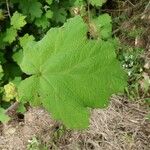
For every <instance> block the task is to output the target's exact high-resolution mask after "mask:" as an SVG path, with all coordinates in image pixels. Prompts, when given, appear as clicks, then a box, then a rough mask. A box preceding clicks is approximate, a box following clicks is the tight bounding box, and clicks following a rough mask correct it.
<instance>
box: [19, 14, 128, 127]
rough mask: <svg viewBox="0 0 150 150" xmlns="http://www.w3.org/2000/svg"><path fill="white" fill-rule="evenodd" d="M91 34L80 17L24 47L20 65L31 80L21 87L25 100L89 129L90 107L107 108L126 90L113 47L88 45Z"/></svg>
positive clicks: (94, 42) (99, 42) (69, 124)
mask: <svg viewBox="0 0 150 150" xmlns="http://www.w3.org/2000/svg"><path fill="white" fill-rule="evenodd" d="M87 32H88V27H87V25H86V24H85V23H84V22H83V20H82V19H81V17H79V16H77V17H75V18H73V19H70V20H68V21H67V23H65V24H64V26H63V27H61V28H53V29H50V30H49V31H48V33H47V34H46V35H45V37H44V38H43V39H42V40H41V41H39V42H31V45H30V46H29V44H28V45H27V46H24V47H23V55H24V57H23V60H22V63H21V65H20V66H21V69H22V71H23V72H25V73H26V74H28V75H30V77H28V78H26V79H25V80H23V81H22V82H21V84H20V86H19V97H20V100H21V101H22V102H26V101H29V102H30V103H31V104H32V105H37V104H39V103H41V104H42V105H43V106H44V107H45V108H46V109H47V110H48V111H49V112H51V113H52V115H53V117H54V118H55V119H58V120H61V121H62V122H63V123H64V124H65V125H66V126H67V127H69V128H79V129H82V128H85V127H88V122H89V108H97V107H101V108H102V107H105V106H107V104H108V99H109V97H110V96H111V95H112V94H113V93H116V92H121V91H123V89H124V86H125V85H126V82H125V75H124V72H123V71H122V69H121V67H120V65H119V63H118V61H117V60H116V55H115V45H114V42H112V40H110V41H109V40H108V41H103V40H100V39H99V40H89V39H87Z"/></svg>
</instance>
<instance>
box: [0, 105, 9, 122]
mask: <svg viewBox="0 0 150 150" xmlns="http://www.w3.org/2000/svg"><path fill="white" fill-rule="evenodd" d="M9 120H10V118H9V117H8V116H7V115H6V114H5V109H3V108H1V107H0V121H1V122H2V123H6V122H8V121H9Z"/></svg>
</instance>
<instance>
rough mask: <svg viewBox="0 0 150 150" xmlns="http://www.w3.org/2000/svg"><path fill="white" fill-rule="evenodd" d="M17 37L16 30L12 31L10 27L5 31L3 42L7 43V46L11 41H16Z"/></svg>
mask: <svg viewBox="0 0 150 150" xmlns="http://www.w3.org/2000/svg"><path fill="white" fill-rule="evenodd" d="M16 37H17V30H16V29H14V28H13V27H10V28H8V29H7V30H6V34H5V37H4V39H3V40H4V42H8V43H9V44H11V43H12V42H13V41H15V40H16Z"/></svg>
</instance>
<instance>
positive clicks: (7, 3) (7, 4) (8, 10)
mask: <svg viewBox="0 0 150 150" xmlns="http://www.w3.org/2000/svg"><path fill="white" fill-rule="evenodd" d="M6 6H7V12H8V16H9V18H11V15H10V9H9V2H8V0H6Z"/></svg>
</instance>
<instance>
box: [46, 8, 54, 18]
mask: <svg viewBox="0 0 150 150" xmlns="http://www.w3.org/2000/svg"><path fill="white" fill-rule="evenodd" d="M52 17H53V12H52V11H51V10H48V11H46V18H49V19H51V18H52Z"/></svg>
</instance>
